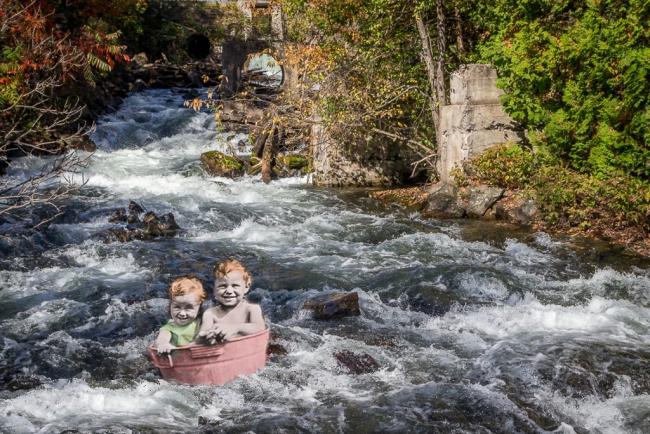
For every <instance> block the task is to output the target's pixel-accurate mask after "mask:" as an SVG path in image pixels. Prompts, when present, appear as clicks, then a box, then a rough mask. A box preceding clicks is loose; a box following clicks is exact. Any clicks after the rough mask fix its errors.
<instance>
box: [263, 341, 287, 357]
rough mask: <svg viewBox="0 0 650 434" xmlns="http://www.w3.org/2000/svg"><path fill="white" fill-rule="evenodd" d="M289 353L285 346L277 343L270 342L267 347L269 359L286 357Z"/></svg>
mask: <svg viewBox="0 0 650 434" xmlns="http://www.w3.org/2000/svg"><path fill="white" fill-rule="evenodd" d="M288 353H289V352H288V351H287V349H286V348H285V347H284V345H281V344H278V343H275V342H269V345H268V346H267V347H266V355H267V357H273V356H286V355H287V354H288Z"/></svg>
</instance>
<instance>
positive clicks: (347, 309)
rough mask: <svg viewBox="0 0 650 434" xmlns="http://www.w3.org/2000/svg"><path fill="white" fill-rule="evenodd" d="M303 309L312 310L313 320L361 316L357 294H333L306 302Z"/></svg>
mask: <svg viewBox="0 0 650 434" xmlns="http://www.w3.org/2000/svg"><path fill="white" fill-rule="evenodd" d="M303 308H304V309H308V310H312V311H313V312H314V318H315V319H336V318H342V317H346V316H358V315H361V311H360V310H359V294H357V293H356V292H335V293H331V294H323V295H319V296H316V297H314V298H312V299H310V300H307V301H306V302H305V304H304V305H303Z"/></svg>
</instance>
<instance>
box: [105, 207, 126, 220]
mask: <svg viewBox="0 0 650 434" xmlns="http://www.w3.org/2000/svg"><path fill="white" fill-rule="evenodd" d="M126 219H127V217H126V210H125V209H124V208H118V209H116V210H115V212H114V213H113V214H112V215H111V216H110V217H109V218H108V222H109V223H122V222H126Z"/></svg>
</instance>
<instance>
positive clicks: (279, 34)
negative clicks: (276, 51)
mask: <svg viewBox="0 0 650 434" xmlns="http://www.w3.org/2000/svg"><path fill="white" fill-rule="evenodd" d="M271 37H272V38H273V40H274V41H284V19H283V16H282V8H281V7H280V6H272V9H271Z"/></svg>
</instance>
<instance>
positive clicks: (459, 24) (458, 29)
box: [454, 0, 465, 60]
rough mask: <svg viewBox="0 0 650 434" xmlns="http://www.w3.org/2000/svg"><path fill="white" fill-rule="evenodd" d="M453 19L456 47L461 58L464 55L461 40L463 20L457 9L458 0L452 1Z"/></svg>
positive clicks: (463, 44) (463, 45)
mask: <svg viewBox="0 0 650 434" xmlns="http://www.w3.org/2000/svg"><path fill="white" fill-rule="evenodd" d="M454 19H455V20H456V47H457V48H458V54H459V55H460V58H461V60H462V58H463V57H464V56H465V43H464V42H463V20H462V18H461V16H460V10H459V9H458V0H456V1H455V2H454Z"/></svg>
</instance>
